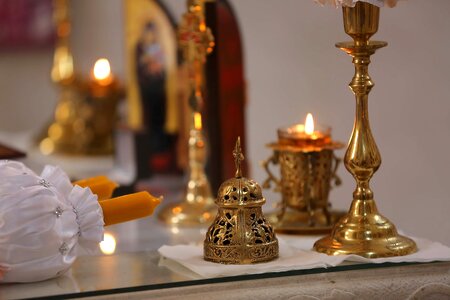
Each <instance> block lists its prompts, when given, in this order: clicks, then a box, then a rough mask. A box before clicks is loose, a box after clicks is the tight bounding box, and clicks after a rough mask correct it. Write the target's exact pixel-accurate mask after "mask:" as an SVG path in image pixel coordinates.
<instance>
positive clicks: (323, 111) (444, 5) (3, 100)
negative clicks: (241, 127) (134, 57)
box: [0, 0, 450, 245]
mask: <svg viewBox="0 0 450 300" xmlns="http://www.w3.org/2000/svg"><path fill="white" fill-rule="evenodd" d="M167 2H168V3H169V5H170V7H171V8H172V9H173V10H174V11H175V12H177V14H180V13H181V12H182V11H183V10H184V7H185V1H183V0H169V1H167ZM232 3H233V4H234V7H235V10H236V13H237V15H238V17H239V20H240V24H241V30H242V34H243V38H244V47H245V63H246V77H247V79H248V88H249V90H248V95H249V104H248V109H247V125H248V127H247V128H248V135H247V136H248V141H247V145H248V148H249V149H248V153H249V157H248V159H249V160H250V161H251V163H252V177H254V178H255V179H256V180H257V181H259V182H262V181H263V179H264V174H263V172H262V171H261V169H260V168H259V166H258V162H259V161H260V160H262V159H264V158H266V157H267V156H268V155H269V151H268V150H267V149H266V148H265V147H264V145H265V144H266V143H267V142H270V141H272V140H274V139H275V138H276V128H278V127H280V126H283V125H288V124H290V123H294V122H297V121H302V120H303V118H304V116H305V114H306V113H307V112H312V113H313V114H314V115H315V117H316V120H317V121H318V122H320V123H326V124H329V125H331V126H332V127H333V137H334V138H335V139H337V140H341V141H344V142H347V140H348V137H349V135H350V132H351V129H352V124H353V115H354V100H353V96H352V94H351V92H350V90H349V89H348V88H347V84H348V82H349V81H350V80H351V77H352V75H353V67H352V64H351V58H350V57H348V56H347V55H346V54H344V53H343V52H341V51H340V50H338V49H336V48H335V47H334V43H335V42H338V41H342V40H348V38H347V37H346V35H345V33H344V31H343V28H342V16H341V12H340V10H336V9H334V8H331V7H320V6H318V5H316V4H315V3H314V2H313V1H312V0H281V1H276V0H232ZM431 4H432V5H431ZM73 5H74V7H73V16H74V27H75V29H74V39H73V40H74V51H75V59H76V60H77V64H78V65H77V67H78V69H79V70H80V71H83V72H85V73H87V71H88V70H89V68H90V66H91V65H92V63H93V62H94V61H95V59H96V58H97V57H99V56H107V57H108V58H110V59H111V63H112V66H113V70H114V71H115V72H116V73H117V74H118V75H120V76H122V77H123V76H124V74H123V70H124V60H123V57H124V55H123V48H122V42H123V29H122V25H123V13H122V11H121V9H122V7H121V1H120V0H113V1H111V0H95V1H89V0H77V1H73ZM449 16H450V1H448V0H433V1H423V0H409V1H401V2H400V3H399V5H398V7H397V8H394V9H388V8H383V9H382V12H381V25H380V30H379V32H378V33H377V35H376V36H375V38H376V39H380V40H386V41H388V42H389V46H388V47H387V48H384V49H381V50H380V51H379V52H378V53H377V54H375V56H373V59H372V62H373V63H372V65H371V68H370V72H371V75H372V78H373V80H374V82H375V84H376V86H375V88H374V89H373V90H372V93H371V95H370V100H369V101H370V113H371V121H372V129H373V133H374V136H375V138H376V141H377V143H378V146H379V149H380V151H381V154H382V157H383V164H382V166H381V168H380V170H379V171H378V172H377V173H376V174H375V177H374V180H373V189H374V191H375V196H376V199H377V203H378V207H379V209H380V211H381V212H382V213H383V214H385V215H386V216H387V217H389V218H390V219H391V220H392V221H394V223H395V224H397V226H398V227H399V228H401V229H403V230H404V231H406V232H408V233H410V234H414V235H417V236H425V237H428V238H431V239H434V240H438V241H442V242H445V243H446V244H448V245H450V233H449V232H450V217H449V215H450V197H449V195H448V193H447V187H448V186H450V179H449V175H448V174H449V172H448V168H449V167H450V133H449V130H450V99H449V98H450V96H449V95H450V74H449V70H450V56H449V55H448V53H450V34H449V32H450V18H449ZM50 63H51V52H50V51H47V52H45V51H40V52H38V53H32V52H29V53H5V52H1V53H0V104H1V106H2V109H1V110H0V128H2V129H8V130H23V129H26V128H36V125H37V124H40V123H42V122H45V121H46V120H47V119H48V117H49V115H51V107H52V105H54V103H55V101H56V94H55V92H54V90H53V89H52V86H51V84H50V83H49V80H48V72H49V69H50ZM343 153H344V152H343V151H341V152H339V154H340V155H341V156H342V155H343ZM340 175H341V177H342V178H343V180H344V185H343V186H342V187H340V188H337V189H335V190H334V191H332V193H331V195H330V200H331V202H332V203H333V206H334V207H337V208H340V209H345V210H346V209H348V207H349V205H350V201H351V194H352V190H353V188H354V181H353V179H352V178H351V176H350V175H349V174H348V173H347V172H346V171H345V170H344V168H343V167H342V168H341V170H340ZM266 197H267V198H271V199H276V196H274V195H273V194H270V193H266Z"/></svg>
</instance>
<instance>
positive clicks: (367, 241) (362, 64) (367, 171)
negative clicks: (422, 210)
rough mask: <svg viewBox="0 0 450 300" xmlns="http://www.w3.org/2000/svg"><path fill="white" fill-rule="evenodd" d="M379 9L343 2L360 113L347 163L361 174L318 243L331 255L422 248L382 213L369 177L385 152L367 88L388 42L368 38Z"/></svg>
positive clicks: (379, 253) (345, 47) (346, 44)
mask: <svg viewBox="0 0 450 300" xmlns="http://www.w3.org/2000/svg"><path fill="white" fill-rule="evenodd" d="M379 12H380V9H379V7H377V6H374V5H372V4H369V3H365V2H357V3H356V5H355V7H353V8H352V7H343V15H344V28H345V32H346V33H347V34H348V35H350V36H351V37H352V38H353V40H354V41H353V42H342V43H337V44H336V47H338V48H340V49H342V50H344V51H345V52H347V53H348V54H349V55H350V56H352V57H353V64H354V65H355V76H354V77H353V80H352V81H351V82H350V84H349V86H350V89H351V90H352V91H353V93H354V94H355V97H356V118H355V123H354V127H353V132H352V136H351V138H350V142H349V145H348V149H347V152H346V153H345V159H344V164H345V167H346V168H347V170H348V171H349V172H350V173H351V174H352V175H353V177H354V178H355V180H356V189H355V191H354V192H353V202H352V205H351V207H350V210H349V212H348V213H347V215H346V216H344V217H342V218H341V219H340V220H339V222H338V223H336V225H335V226H334V228H333V231H332V232H331V234H330V235H329V236H326V237H324V238H322V239H320V240H318V241H317V242H316V243H315V244H314V249H315V250H316V251H318V252H323V253H326V254H328V255H338V254H357V255H361V256H364V257H369V258H376V257H389V256H399V255H407V254H411V253H413V252H415V251H417V247H416V244H415V243H414V241H412V240H411V239H409V238H407V237H404V236H401V235H399V234H398V233H397V230H396V228H395V226H394V224H392V223H391V222H390V221H389V220H388V219H386V218H385V217H384V216H382V215H381V214H379V212H378V210H377V207H376V205H375V201H374V199H373V192H372V190H371V189H370V186H369V181H370V179H371V177H372V175H373V174H374V173H375V172H376V171H377V169H378V167H379V166H380V164H381V156H380V152H379V151H378V148H377V145H376V144H375V140H374V138H373V136H372V132H371V130H370V125H369V116H368V94H369V92H370V90H371V89H372V87H373V86H374V84H373V82H372V79H371V78H370V76H369V74H368V66H369V63H370V56H371V55H372V54H374V53H375V51H376V50H377V49H379V48H382V47H385V46H386V45H387V43H386V42H380V41H369V39H370V37H371V36H372V35H374V34H375V33H376V32H377V30H378V20H379Z"/></svg>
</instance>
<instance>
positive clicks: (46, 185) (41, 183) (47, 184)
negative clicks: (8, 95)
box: [38, 179, 50, 188]
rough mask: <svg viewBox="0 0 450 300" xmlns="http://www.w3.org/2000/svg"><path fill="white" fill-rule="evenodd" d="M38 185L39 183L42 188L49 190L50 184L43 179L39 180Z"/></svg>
mask: <svg viewBox="0 0 450 300" xmlns="http://www.w3.org/2000/svg"><path fill="white" fill-rule="evenodd" d="M38 183H39V184H40V185H42V186H43V187H46V188H49V187H50V182H48V181H47V180H45V179H41V180H39V182H38Z"/></svg>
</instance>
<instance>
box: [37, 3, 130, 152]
mask: <svg viewBox="0 0 450 300" xmlns="http://www.w3.org/2000/svg"><path fill="white" fill-rule="evenodd" d="M53 5H54V21H55V24H56V32H57V41H56V47H55V53H54V59H53V67H52V71H51V77H52V80H53V82H54V83H56V84H57V85H58V87H59V89H60V95H59V100H58V103H57V105H56V109H55V114H54V120H53V121H52V123H51V124H50V126H48V128H47V129H46V131H45V133H44V134H43V137H42V139H41V141H40V144H39V148H40V150H41V152H42V153H43V154H46V155H48V154H53V153H60V154H80V155H107V154H112V153H113V130H114V127H115V123H116V107H117V103H118V101H119V100H120V99H121V98H122V97H123V96H124V92H123V88H122V87H121V86H120V84H119V82H118V80H117V79H116V78H114V76H113V75H112V73H111V68H110V65H109V62H108V61H107V60H106V59H99V60H98V61H97V62H96V64H95V66H94V68H93V71H92V76H91V77H92V78H91V79H90V80H83V79H81V78H80V76H76V74H75V72H74V63H73V56H72V53H71V51H70V46H69V39H70V33H71V23H70V10H69V1H68V0H54V1H53Z"/></svg>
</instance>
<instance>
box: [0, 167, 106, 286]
mask: <svg viewBox="0 0 450 300" xmlns="http://www.w3.org/2000/svg"><path fill="white" fill-rule="evenodd" d="M103 224H104V223H103V214H102V210H101V207H100V205H99V204H98V201H97V196H96V195H94V194H92V192H91V191H90V190H89V189H87V188H81V187H79V186H75V187H74V186H72V184H71V182H70V180H69V178H68V177H67V175H66V174H65V173H64V171H62V170H61V169H60V168H58V167H54V166H46V167H45V168H44V170H43V171H42V174H41V176H38V175H36V174H35V173H34V172H33V171H31V170H30V169H28V168H27V167H25V166H24V165H23V164H22V163H20V162H15V161H0V282H30V281H39V280H45V279H48V278H52V277H56V276H59V275H61V274H63V273H64V272H65V271H67V270H68V269H69V268H70V266H71V265H72V264H73V262H74V261H75V259H76V257H77V252H78V250H79V247H83V248H84V250H85V251H87V252H93V251H95V250H96V249H97V245H98V243H99V242H100V241H101V240H102V239H103Z"/></svg>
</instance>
